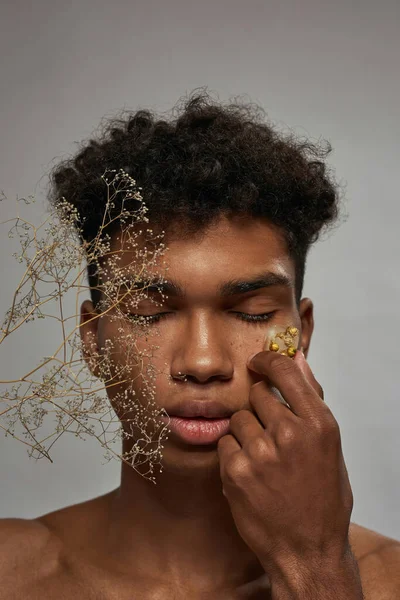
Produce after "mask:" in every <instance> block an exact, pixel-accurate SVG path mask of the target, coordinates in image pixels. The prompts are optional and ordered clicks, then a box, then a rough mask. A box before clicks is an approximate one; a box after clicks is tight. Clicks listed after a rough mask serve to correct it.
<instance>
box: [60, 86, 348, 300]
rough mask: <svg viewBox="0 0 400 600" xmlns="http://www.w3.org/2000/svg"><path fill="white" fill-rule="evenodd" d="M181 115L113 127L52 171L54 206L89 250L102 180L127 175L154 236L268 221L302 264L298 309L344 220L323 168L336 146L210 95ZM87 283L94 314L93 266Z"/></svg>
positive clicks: (145, 115)
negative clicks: (312, 250) (312, 253)
mask: <svg viewBox="0 0 400 600" xmlns="http://www.w3.org/2000/svg"><path fill="white" fill-rule="evenodd" d="M178 104H179V103H178ZM177 108H178V115H177V116H176V117H174V116H173V112H174V109H173V111H172V116H171V117H170V118H169V119H161V118H159V115H156V114H155V113H154V112H153V111H150V110H147V109H141V110H137V111H136V112H134V113H132V112H128V114H127V116H125V117H124V118H123V117H121V115H120V116H118V117H114V118H112V119H110V120H108V121H107V124H106V127H105V128H103V129H102V131H101V134H100V135H99V136H98V137H97V139H90V140H89V141H88V142H86V143H84V144H83V146H82V147H81V148H80V150H79V152H78V153H77V154H76V155H75V156H73V157H72V158H69V159H67V160H64V161H63V162H61V163H60V164H58V165H57V166H56V167H55V168H54V169H53V170H52V172H51V174H50V184H51V185H50V191H49V200H50V203H51V204H52V205H57V203H58V202H59V200H60V199H61V198H62V197H65V198H66V199H67V200H68V202H70V203H72V204H73V205H74V206H75V207H76V208H77V210H78V213H79V215H80V216H81V217H85V221H84V226H83V231H82V236H81V240H82V241H83V240H85V241H86V242H90V241H91V240H93V239H94V238H95V237H96V236H97V235H98V233H99V228H100V225H101V222H102V219H103V215H104V207H105V202H106V193H105V186H104V181H103V180H102V179H101V175H102V174H103V173H104V172H105V170H106V169H116V170H117V171H118V170H119V169H120V168H123V169H124V170H125V171H127V172H128V173H129V174H130V175H131V176H132V177H133V178H134V179H135V180H136V184H137V185H138V186H141V187H142V191H141V193H142V195H143V200H144V203H145V205H146V206H147V208H148V212H147V216H148V218H149V220H150V224H151V227H152V229H153V231H157V230H158V229H159V230H160V231H161V230H164V231H165V232H168V231H170V232H172V231H178V232H180V234H181V235H182V236H183V235H188V234H189V235H190V234H192V233H196V232H202V231H203V232H204V231H205V230H206V228H207V226H208V225H210V224H211V223H212V222H214V221H215V220H217V219H218V217H219V216H221V215H222V214H225V215H226V216H232V215H249V216H251V217H253V218H256V219H257V218H263V219H267V220H268V222H269V223H271V224H274V225H276V226H278V227H279V228H280V230H281V231H282V232H283V234H284V237H285V240H286V242H287V247H288V252H289V254H290V256H291V257H292V258H293V260H294V264H295V272H296V300H297V303H299V302H300V298H301V294H302V288H303V280H304V272H305V265H306V257H307V252H308V250H309V247H310V246H311V244H313V243H314V242H315V241H317V239H318V238H319V236H320V232H321V230H322V228H324V227H325V228H327V226H328V225H332V224H333V223H334V222H335V221H336V220H337V218H338V214H339V210H338V207H339V186H338V185H337V184H336V182H335V181H334V178H333V175H332V172H331V170H329V169H328V167H327V165H326V164H325V163H324V159H325V158H326V157H327V155H328V154H329V153H330V152H331V146H330V144H329V143H328V142H325V143H324V144H321V143H319V144H315V143H311V142H310V141H309V140H307V139H300V138H299V137H297V136H296V135H294V134H293V133H290V134H285V135H284V134H282V133H278V132H277V131H276V130H275V128H274V126H273V125H272V124H271V123H268V122H266V120H265V118H264V117H265V111H264V110H263V109H262V108H260V107H259V106H257V105H256V104H254V103H238V102H233V103H229V104H227V105H223V104H221V103H219V102H217V101H214V100H212V99H211V97H210V95H209V94H208V93H207V92H206V91H200V92H198V91H196V92H192V94H190V95H189V97H187V98H185V99H184V100H183V106H182V108H181V110H179V106H177ZM136 202H137V201H136ZM88 275H89V286H90V288H91V294H92V300H93V303H94V305H95V306H96V305H97V302H98V301H99V299H100V293H99V292H98V288H97V286H98V281H96V273H95V270H93V269H91V266H90V264H89V265H88ZM96 288H97V289H96Z"/></svg>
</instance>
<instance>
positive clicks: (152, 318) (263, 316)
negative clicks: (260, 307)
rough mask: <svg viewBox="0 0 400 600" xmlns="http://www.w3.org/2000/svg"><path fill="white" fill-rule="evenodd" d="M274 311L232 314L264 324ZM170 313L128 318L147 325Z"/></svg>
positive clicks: (249, 321) (250, 321)
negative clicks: (258, 313) (256, 313)
mask: <svg viewBox="0 0 400 600" xmlns="http://www.w3.org/2000/svg"><path fill="white" fill-rule="evenodd" d="M275 312H276V311H272V312H269V313H262V314H261V315H249V314H248V313H243V312H234V313H233V314H235V315H240V316H238V317H237V318H238V319H240V320H241V321H245V322H246V323H257V324H259V323H265V322H267V321H269V320H270V319H271V317H272V315H273V314H274V313H275ZM170 314H171V313H167V312H165V313H157V314H155V315H149V316H146V315H136V314H134V313H130V314H129V317H132V318H133V317H143V319H144V320H145V321H146V322H147V323H156V322H158V321H160V320H161V319H164V318H165V317H166V316H167V315H170Z"/></svg>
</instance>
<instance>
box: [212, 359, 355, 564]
mask: <svg viewBox="0 0 400 600" xmlns="http://www.w3.org/2000/svg"><path fill="white" fill-rule="evenodd" d="M248 367H249V368H250V369H251V370H252V371H255V372H256V373H258V374H260V375H262V376H264V379H263V380H262V381H258V382H257V383H255V384H254V385H253V386H252V387H251V391H250V396H249V401H250V405H251V408H252V409H253V410H254V412H252V411H251V410H240V411H238V412H237V413H235V414H234V415H233V416H232V417H231V421H230V434H228V435H225V436H223V437H222V438H221V439H220V440H219V442H218V454H219V458H220V473H221V479H222V484H223V493H224V495H225V497H226V498H227V500H228V502H229V504H230V508H231V512H232V516H233V518H234V520H235V524H236V527H237V529H238V532H239V534H240V535H241V536H242V538H243V540H244V541H245V542H246V544H247V545H248V546H249V547H250V549H251V550H252V551H253V552H254V553H255V554H256V556H257V557H258V558H259V560H260V562H261V564H262V565H263V566H264V567H265V569H266V571H267V572H268V574H269V575H272V574H273V573H274V572H277V573H282V572H284V573H286V572H287V571H288V570H290V569H292V570H293V569H294V570H296V571H297V570H298V569H301V568H303V567H304V568H305V569H306V568H307V569H308V568H310V569H313V568H316V569H318V568H320V569H321V568H322V567H324V568H325V567H326V569H327V571H328V572H329V570H330V568H331V567H332V568H334V567H335V566H338V565H339V564H342V563H341V561H342V560H343V558H344V557H347V556H348V554H349V551H350V553H351V549H350V544H349V537H348V536H349V525H350V516H351V512H352V509H353V494H352V490H351V486H350V482H349V478H348V473H347V469H346V466H345V463H344V459H343V454H342V448H341V438H340V430H339V426H338V423H337V421H336V419H335V418H334V416H333V414H332V413H331V411H330V409H329V408H328V406H327V405H326V404H325V403H324V401H323V390H322V388H321V386H320V385H319V383H318V382H317V381H316V379H315V378H314V376H313V374H312V372H311V369H310V367H309V366H308V364H307V362H306V359H305V357H304V355H303V353H302V352H300V351H298V352H297V353H296V355H295V357H294V359H291V358H288V357H286V356H282V355H280V354H277V353H275V352H270V351H265V352H259V353H258V354H256V355H254V357H253V358H252V360H251V361H250V363H249V364H248ZM267 381H269V382H270V383H269V385H268V383H267ZM271 385H272V386H274V387H276V388H277V389H278V390H279V391H280V393H281V394H282V396H283V398H284V400H285V401H286V402H287V404H288V405H289V407H290V408H289V407H288V406H286V405H284V404H282V403H281V402H280V401H279V400H278V399H277V397H276V396H275V395H274V393H273V391H272V390H271Z"/></svg>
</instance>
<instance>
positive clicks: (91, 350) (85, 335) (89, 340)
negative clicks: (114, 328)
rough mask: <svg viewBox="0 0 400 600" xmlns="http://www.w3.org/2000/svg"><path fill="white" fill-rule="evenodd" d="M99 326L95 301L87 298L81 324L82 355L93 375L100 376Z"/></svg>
mask: <svg viewBox="0 0 400 600" xmlns="http://www.w3.org/2000/svg"><path fill="white" fill-rule="evenodd" d="M98 326H99V314H98V313H97V312H96V311H95V308H94V306H93V302H91V301H90V300H85V301H84V302H83V303H82V306H81V314H80V324H79V331H80V336H81V341H82V355H83V358H84V360H85V362H86V364H87V366H88V367H89V370H90V372H91V373H92V375H94V376H95V377H98V378H100V368H99V358H100V355H99V347H98Z"/></svg>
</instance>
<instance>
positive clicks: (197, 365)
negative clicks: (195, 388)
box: [172, 312, 233, 383]
mask: <svg viewBox="0 0 400 600" xmlns="http://www.w3.org/2000/svg"><path fill="white" fill-rule="evenodd" d="M180 340H181V341H180V342H178V347H177V350H176V353H175V357H174V360H173V364H172V372H173V373H178V372H179V371H180V372H181V373H184V374H185V375H186V378H187V380H191V381H195V382H197V383H208V382H210V381H213V380H215V379H216V380H227V379H230V378H231V377H232V375H233V363H232V360H231V356H230V353H229V350H228V337H227V332H226V328H222V327H221V324H220V323H217V322H216V320H215V319H213V318H212V315H207V314H205V313H204V312H203V313H197V315H192V316H190V317H189V318H188V320H187V321H186V323H185V329H184V331H183V332H182V335H181V338H180Z"/></svg>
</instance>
